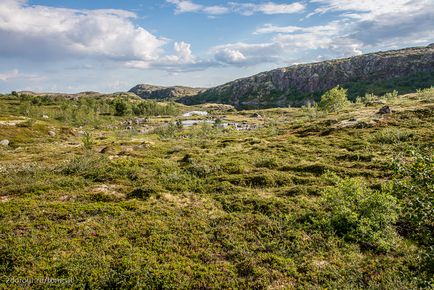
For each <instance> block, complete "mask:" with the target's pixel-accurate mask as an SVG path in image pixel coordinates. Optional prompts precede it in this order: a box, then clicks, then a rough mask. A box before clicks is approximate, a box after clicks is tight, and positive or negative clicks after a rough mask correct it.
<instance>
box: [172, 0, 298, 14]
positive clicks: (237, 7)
mask: <svg viewBox="0 0 434 290" xmlns="http://www.w3.org/2000/svg"><path fill="white" fill-rule="evenodd" d="M166 2H168V3H170V4H173V5H175V14H181V13H189V12H201V13H205V14H210V15H220V14H227V13H239V14H241V15H245V16H250V15H253V14H256V13H263V14H270V15H271V14H293V13H299V12H303V11H304V10H305V8H306V7H305V5H304V4H302V3H300V2H295V3H291V4H278V3H274V2H265V3H261V4H256V3H237V2H228V3H227V4H226V5H225V6H218V5H217V6H206V5H201V4H197V3H194V2H193V1H191V0H166Z"/></svg>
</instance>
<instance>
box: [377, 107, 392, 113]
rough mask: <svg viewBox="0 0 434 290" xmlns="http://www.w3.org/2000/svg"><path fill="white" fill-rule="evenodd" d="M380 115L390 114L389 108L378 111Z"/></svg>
mask: <svg viewBox="0 0 434 290" xmlns="http://www.w3.org/2000/svg"><path fill="white" fill-rule="evenodd" d="M378 113H379V114H380V115H386V114H390V113H392V110H391V109H390V107H389V106H384V107H382V108H381V109H380V111H379V112H378Z"/></svg>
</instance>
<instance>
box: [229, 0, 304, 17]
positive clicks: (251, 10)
mask: <svg viewBox="0 0 434 290" xmlns="http://www.w3.org/2000/svg"><path fill="white" fill-rule="evenodd" d="M229 6H230V7H231V8H232V10H233V11H235V12H238V13H240V14H242V15H246V16H249V15H253V14H255V13H263V14H269V15H272V14H293V13H299V12H303V11H304V10H305V8H306V7H305V5H304V4H302V3H299V2H295V3H291V4H276V3H273V2H267V3H262V4H254V3H236V2H230V3H229Z"/></svg>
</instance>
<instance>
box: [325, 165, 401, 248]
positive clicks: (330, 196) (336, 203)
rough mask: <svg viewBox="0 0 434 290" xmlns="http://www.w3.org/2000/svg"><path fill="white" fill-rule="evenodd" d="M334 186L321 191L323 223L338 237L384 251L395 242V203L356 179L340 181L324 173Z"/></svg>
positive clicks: (392, 199)
mask: <svg viewBox="0 0 434 290" xmlns="http://www.w3.org/2000/svg"><path fill="white" fill-rule="evenodd" d="M325 177H326V179H328V180H329V181H331V182H332V183H333V185H334V186H332V187H328V188H326V189H325V190H324V191H323V205H324V207H325V208H326V210H327V218H326V220H325V223H326V224H327V225H328V226H330V227H331V229H332V230H333V231H334V232H335V233H336V234H337V235H339V236H342V237H343V238H345V239H347V240H351V241H355V242H358V243H360V244H361V245H363V246H368V247H370V248H373V249H376V250H380V251H388V250H390V249H391V248H392V247H393V245H394V244H395V242H396V240H397V235H396V232H395V230H394V227H393V225H394V223H395V222H396V221H397V218H398V205H397V200H396V198H395V197H393V196H392V195H391V194H389V193H388V192H387V191H374V190H371V189H369V188H368V186H367V184H366V183H365V182H363V181H362V180H361V179H358V178H345V179H341V178H340V177H338V176H337V175H336V174H334V173H330V172H328V173H326V175H325Z"/></svg>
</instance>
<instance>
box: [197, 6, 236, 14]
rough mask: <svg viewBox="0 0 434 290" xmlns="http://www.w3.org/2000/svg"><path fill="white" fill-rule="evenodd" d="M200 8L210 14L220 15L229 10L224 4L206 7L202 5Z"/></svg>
mask: <svg viewBox="0 0 434 290" xmlns="http://www.w3.org/2000/svg"><path fill="white" fill-rule="evenodd" d="M202 10H203V12H205V13H206V14H210V15H221V14H226V13H229V12H230V10H229V8H227V7H224V6H208V7H204V8H203V9H202Z"/></svg>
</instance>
